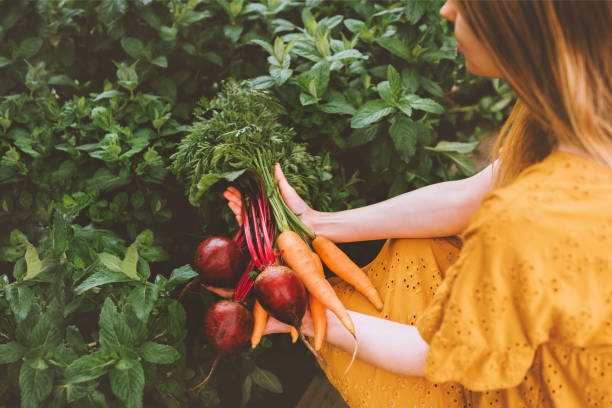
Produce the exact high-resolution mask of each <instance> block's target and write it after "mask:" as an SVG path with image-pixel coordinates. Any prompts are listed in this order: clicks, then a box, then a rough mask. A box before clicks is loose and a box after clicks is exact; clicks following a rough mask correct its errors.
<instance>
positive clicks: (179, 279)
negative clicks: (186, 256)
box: [166, 264, 198, 291]
mask: <svg viewBox="0 0 612 408" xmlns="http://www.w3.org/2000/svg"><path fill="white" fill-rule="evenodd" d="M197 276H198V273H197V272H196V271H194V270H193V268H192V267H191V265H189V264H187V265H183V266H181V267H178V268H175V269H174V270H173V271H172V273H170V279H168V282H167V283H166V290H167V291H172V290H173V289H174V288H176V287H177V286H183V285H184V284H186V283H187V282H189V281H190V280H191V279H193V278H195V277H197Z"/></svg>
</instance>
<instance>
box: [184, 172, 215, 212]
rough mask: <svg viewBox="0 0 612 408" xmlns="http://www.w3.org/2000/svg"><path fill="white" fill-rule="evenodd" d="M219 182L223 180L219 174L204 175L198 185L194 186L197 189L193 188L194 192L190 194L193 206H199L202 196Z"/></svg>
mask: <svg viewBox="0 0 612 408" xmlns="http://www.w3.org/2000/svg"><path fill="white" fill-rule="evenodd" d="M219 180H221V177H220V176H219V175H217V174H212V173H207V174H204V175H203V176H202V177H200V180H199V181H198V183H197V184H196V185H195V186H193V187H195V188H193V190H194V191H193V192H190V194H189V202H190V203H191V204H192V205H199V203H198V202H199V200H200V198H201V197H202V195H203V194H204V193H205V192H207V191H208V190H209V189H210V188H211V187H212V186H214V185H215V184H216V183H217V182H218V181H219Z"/></svg>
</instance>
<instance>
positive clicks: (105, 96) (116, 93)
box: [94, 89, 121, 102]
mask: <svg viewBox="0 0 612 408" xmlns="http://www.w3.org/2000/svg"><path fill="white" fill-rule="evenodd" d="M119 95H121V92H119V91H118V90H116V89H111V90H110V91H106V92H102V93H99V94H98V96H96V97H95V98H94V102H97V101H99V100H102V99H108V98H114V97H115V96H119Z"/></svg>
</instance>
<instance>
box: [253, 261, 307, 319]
mask: <svg viewBox="0 0 612 408" xmlns="http://www.w3.org/2000/svg"><path fill="white" fill-rule="evenodd" d="M253 288H254V290H255V296H256V297H257V300H258V301H259V303H260V304H261V305H262V306H263V308H264V309H266V311H267V312H268V313H270V314H271V315H272V316H274V317H275V318H276V319H278V320H280V321H281V322H283V323H286V324H288V325H291V326H294V327H296V328H298V329H299V328H300V326H301V325H302V318H303V317H304V313H306V305H307V303H308V298H307V297H306V289H305V288H304V284H303V283H302V281H301V280H300V279H299V278H298V277H297V275H296V274H295V273H293V271H292V270H291V269H289V268H287V267H286V266H280V265H273V266H268V267H267V268H266V269H265V270H264V271H263V272H262V273H260V274H259V275H258V276H257V279H255V285H254V286H253Z"/></svg>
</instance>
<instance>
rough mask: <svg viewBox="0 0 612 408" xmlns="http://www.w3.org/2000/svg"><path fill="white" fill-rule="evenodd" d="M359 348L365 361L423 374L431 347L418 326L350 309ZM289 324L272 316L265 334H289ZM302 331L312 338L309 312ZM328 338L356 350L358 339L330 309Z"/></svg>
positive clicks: (351, 351)
mask: <svg viewBox="0 0 612 408" xmlns="http://www.w3.org/2000/svg"><path fill="white" fill-rule="evenodd" d="M349 314H350V315H351V318H352V319H353V323H354V324H355V333H356V335H357V341H358V342H359V347H358V349H357V358H358V359H359V360H361V361H363V362H366V363H368V364H371V365H374V366H376V367H380V368H383V369H385V370H388V371H391V372H394V373H396V374H400V375H416V376H422V375H423V370H424V367H425V358H426V356H427V350H428V349H429V346H428V345H427V343H426V342H425V341H424V340H423V339H422V338H421V335H420V334H419V332H418V330H417V328H416V327H415V326H409V325H405V324H400V323H396V322H393V321H391V320H386V319H381V318H378V317H373V316H369V315H365V314H362V313H357V312H352V311H349ZM286 332H289V326H287V325H285V324H284V323H281V322H279V321H278V320H276V319H274V318H272V317H270V318H269V320H268V325H267V326H266V330H265V333H266V334H270V333H286ZM302 332H303V333H304V334H305V335H307V336H309V337H313V335H314V334H313V333H314V331H313V327H312V320H311V318H310V314H309V313H307V314H306V315H305V316H304V319H303V321H302ZM325 341H326V342H328V343H330V344H332V345H334V346H336V347H339V348H340V349H342V350H344V351H345V352H347V353H348V354H351V355H352V353H353V348H354V347H355V341H354V340H353V337H352V336H351V334H350V333H349V332H348V330H346V328H345V327H344V326H343V325H342V323H340V321H339V320H338V318H337V317H336V315H335V314H333V313H332V312H331V311H329V310H327V333H326V338H325Z"/></svg>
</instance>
